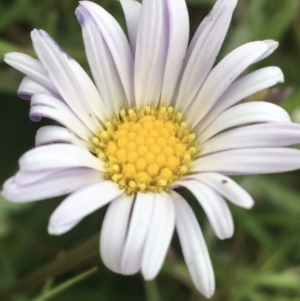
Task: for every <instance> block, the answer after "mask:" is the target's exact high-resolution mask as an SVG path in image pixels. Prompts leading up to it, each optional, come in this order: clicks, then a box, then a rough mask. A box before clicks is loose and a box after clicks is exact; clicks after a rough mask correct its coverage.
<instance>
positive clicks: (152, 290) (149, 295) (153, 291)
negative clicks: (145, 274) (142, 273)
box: [145, 280, 160, 301]
mask: <svg viewBox="0 0 300 301" xmlns="http://www.w3.org/2000/svg"><path fill="white" fill-rule="evenodd" d="M145 292H146V300H147V301H160V296H159V291H158V287H157V283H156V281H155V280H152V281H145Z"/></svg>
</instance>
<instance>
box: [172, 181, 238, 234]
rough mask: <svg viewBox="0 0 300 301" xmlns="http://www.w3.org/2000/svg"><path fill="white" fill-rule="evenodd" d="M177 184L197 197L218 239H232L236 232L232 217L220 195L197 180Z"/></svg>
mask: <svg viewBox="0 0 300 301" xmlns="http://www.w3.org/2000/svg"><path fill="white" fill-rule="evenodd" d="M177 184H178V185H180V186H183V187H186V188H187V189H188V190H189V191H190V192H191V193H192V194H193V195H194V196H195V198H196V199H197V200H198V202H199V203H200V205H201V206H202V208H203V210H204V212H205V214H206V215H207V218H208V219H209V222H210V224H211V226H212V228H213V230H214V232H215V234H216V236H217V237H218V238H220V239H226V238H230V237H232V235H233V232H234V226H233V220H232V215H231V212H230V209H229V207H228V205H227V203H226V201H225V200H224V199H223V198H222V197H221V195H220V194H219V193H217V192H215V191H214V190H212V189H211V188H210V187H208V186H207V185H205V184H203V183H201V182H200V181H197V180H189V181H180V182H178V183H177Z"/></svg>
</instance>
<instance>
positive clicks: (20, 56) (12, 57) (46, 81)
mask: <svg viewBox="0 0 300 301" xmlns="http://www.w3.org/2000/svg"><path fill="white" fill-rule="evenodd" d="M4 61H5V63H7V64H8V65H10V66H12V67H13V68H15V69H17V70H18V71H20V72H22V73H24V74H26V75H27V76H29V77H30V78H32V79H33V80H35V81H36V82H37V83H39V84H41V85H42V86H44V87H46V88H48V89H49V90H51V91H53V92H56V91H57V89H56V88H55V86H54V85H53V83H52V81H51V80H50V78H49V76H48V74H47V71H46V70H45V68H44V67H43V65H42V64H41V63H40V62H39V61H38V60H37V59H34V58H33V57H31V56H29V55H27V54H24V53H18V52H10V53H7V54H5V56H4Z"/></svg>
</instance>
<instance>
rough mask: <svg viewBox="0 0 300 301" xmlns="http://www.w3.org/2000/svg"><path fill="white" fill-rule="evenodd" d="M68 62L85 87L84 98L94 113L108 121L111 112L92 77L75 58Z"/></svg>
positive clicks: (103, 120) (101, 119)
mask: <svg viewBox="0 0 300 301" xmlns="http://www.w3.org/2000/svg"><path fill="white" fill-rule="evenodd" d="M68 63H69V66H70V68H71V69H72V71H73V73H74V74H75V76H76V79H77V81H78V82H80V84H81V86H82V87H83V89H82V90H83V94H84V99H85V101H86V102H87V103H88V104H89V107H90V108H91V109H92V111H93V113H94V114H95V115H96V116H97V117H98V119H99V120H100V121H102V122H105V121H107V119H109V118H111V114H110V113H109V111H108V110H107V109H106V107H107V105H106V102H104V100H103V99H102V98H101V97H100V94H99V92H98V90H97V88H96V86H95V85H94V83H93V82H92V80H91V79H90V77H89V76H88V75H87V73H86V72H85V71H84V70H83V69H82V67H81V66H80V65H79V64H78V63H77V62H76V61H75V60H68Z"/></svg>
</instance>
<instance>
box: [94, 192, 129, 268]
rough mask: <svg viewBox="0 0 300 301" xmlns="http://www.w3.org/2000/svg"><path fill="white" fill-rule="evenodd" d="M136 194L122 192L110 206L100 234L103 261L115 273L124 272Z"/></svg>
mask: <svg viewBox="0 0 300 301" xmlns="http://www.w3.org/2000/svg"><path fill="white" fill-rule="evenodd" d="M133 198H134V195H131V196H127V195H126V194H122V195H121V196H120V197H119V198H117V199H116V200H114V201H113V202H112V203H111V204H110V205H109V207H108V209H107V211H106V214H105V218H104V221H103V225H102V229H101V235H100V253H101V258H102V260H103V263H104V264H105V266H106V267H107V268H109V269H110V270H112V271H114V272H115V273H122V271H121V258H122V253H123V251H124V243H125V239H126V234H127V228H128V223H129V217H130V212H131V208H132V203H133Z"/></svg>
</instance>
